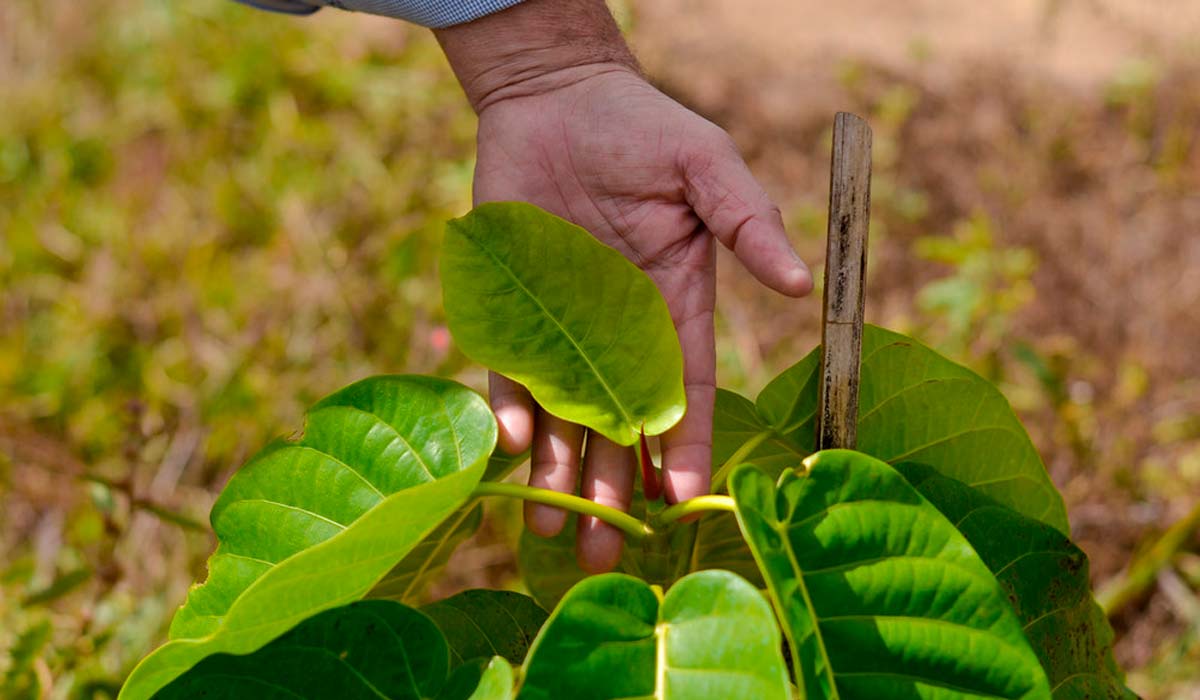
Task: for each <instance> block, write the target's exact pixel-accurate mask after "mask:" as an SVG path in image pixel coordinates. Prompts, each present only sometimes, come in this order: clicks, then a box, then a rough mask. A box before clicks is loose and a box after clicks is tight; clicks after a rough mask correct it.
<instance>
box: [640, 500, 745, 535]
mask: <svg viewBox="0 0 1200 700" xmlns="http://www.w3.org/2000/svg"><path fill="white" fill-rule="evenodd" d="M708 511H725V512H727V513H732V512H733V511H734V505H733V499H732V498H730V497H729V496H719V495H711V496H697V497H696V498H689V499H688V500H686V501H682V502H680V503H676V504H675V505H673V506H667V507H666V508H664V509H663V510H662V512H660V513H659V514H658V515H657V516H655V517H654V519H653V521H652V522H653V527H655V528H657V527H659V526H662V525H670V524H671V523H673V522H675V521H676V520H681V519H683V518H686V517H687V516H689V515H694V514H696V513H704V512H708Z"/></svg>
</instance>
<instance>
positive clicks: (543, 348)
mask: <svg viewBox="0 0 1200 700" xmlns="http://www.w3.org/2000/svg"><path fill="white" fill-rule="evenodd" d="M441 265H442V271H441V272H442V291H443V297H444V303H445V309H446V319H447V323H448V325H449V326H450V331H451V333H452V334H453V336H454V339H455V342H456V343H457V344H458V346H459V347H460V348H461V349H462V351H463V352H464V353H466V354H467V356H468V357H470V358H471V359H473V360H475V361H476V362H479V363H480V364H483V365H486V366H487V367H488V368H490V369H492V370H495V371H496V372H499V373H501V374H504V375H506V376H508V377H511V378H513V379H515V380H516V381H518V382H520V383H521V384H524V385H525V386H527V387H528V388H529V390H530V392H531V393H532V394H533V397H534V398H535V399H536V400H537V401H538V403H539V404H540V405H541V406H542V407H543V408H545V409H546V410H547V411H549V412H550V413H552V414H554V415H556V416H559V417H560V418H564V419H566V420H569V421H572V422H574V423H579V424H582V425H586V426H588V427H589V428H592V429H593V430H596V431H597V432H599V433H601V434H603V435H605V436H606V437H608V438H609V439H611V440H613V441H615V442H618V443H620V444H622V445H632V444H634V442H635V441H636V440H637V439H638V435H639V434H640V433H641V432H642V431H643V430H645V432H646V434H647V435H657V434H659V433H662V432H663V431H665V430H667V429H668V428H670V427H671V426H673V425H675V423H676V422H678V421H679V419H680V418H681V417H682V416H683V412H684V408H685V406H686V399H685V397H684V391H683V355H682V352H681V350H680V348H679V340H678V338H677V337H676V335H675V327H674V324H673V323H672V322H671V316H670V313H669V312H668V311H667V305H666V302H665V301H663V298H662V295H660V294H659V292H658V288H657V287H655V286H654V283H653V282H652V281H651V280H650V278H649V277H647V276H646V275H645V274H644V273H643V272H641V271H640V270H638V269H637V267H636V266H634V265H633V264H632V263H630V262H629V261H628V260H626V259H625V258H624V257H623V256H622V255H621V254H620V253H618V252H617V251H615V250H613V249H611V248H608V247H606V246H604V245H603V244H601V243H600V242H598V241H597V240H596V239H595V238H593V237H592V236H591V235H589V234H588V233H587V232H586V231H584V230H583V229H581V228H579V227H578V226H575V225H573V224H571V223H569V222H567V221H564V220H562V219H560V218H558V217H556V216H554V215H552V214H549V213H547V212H545V211H542V210H541V209H538V208H537V207H534V206H532V205H529V204H521V203H517V202H505V203H493V204H484V205H482V206H480V207H478V208H476V209H475V210H474V211H472V212H471V213H469V214H467V215H466V216H464V217H462V218H461V219H455V220H453V221H451V222H450V223H449V224H448V225H447V227H446V236H445V241H444V244H443V248H442V263H441Z"/></svg>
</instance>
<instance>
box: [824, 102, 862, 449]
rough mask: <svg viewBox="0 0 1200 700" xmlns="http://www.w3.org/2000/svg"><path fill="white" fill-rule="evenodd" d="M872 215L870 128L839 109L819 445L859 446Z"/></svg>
mask: <svg viewBox="0 0 1200 700" xmlns="http://www.w3.org/2000/svg"><path fill="white" fill-rule="evenodd" d="M870 218H871V127H869V126H867V123H866V122H865V121H863V120H862V119H861V118H859V117H857V116H855V115H853V114H848V113H846V112H838V114H837V117H836V118H835V119H834V123H833V159H832V164H831V166H830V177H829V230H828V238H827V241H826V248H825V251H826V254H825V305H824V310H823V312H822V315H821V383H820V387H819V389H818V391H819V394H818V397H819V398H818V404H817V405H818V409H817V449H819V450H827V449H833V448H845V449H854V447H855V444H856V439H857V427H858V379H859V362H860V360H861V355H862V329H863V301H864V292H865V290H866V273H867V228H868V225H869V223H870Z"/></svg>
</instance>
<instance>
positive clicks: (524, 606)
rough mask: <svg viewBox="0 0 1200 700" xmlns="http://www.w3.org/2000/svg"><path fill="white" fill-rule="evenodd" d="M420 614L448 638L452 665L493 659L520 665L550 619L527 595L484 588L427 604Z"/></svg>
mask: <svg viewBox="0 0 1200 700" xmlns="http://www.w3.org/2000/svg"><path fill="white" fill-rule="evenodd" d="M421 612H423V613H425V614H426V615H428V616H429V617H430V618H431V619H432V620H433V621H434V622H435V623H436V624H437V626H438V629H440V630H441V631H442V634H443V635H444V636H445V637H446V642H447V644H448V645H449V646H450V662H451V664H452V665H455V666H457V665H459V664H461V663H463V662H464V661H467V660H470V659H474V658H478V657H485V658H490V657H492V656H500V657H503V658H504V659H507V660H508V661H510V662H512V663H514V664H521V663H522V662H523V661H525V654H526V652H528V651H529V645H530V644H531V643H532V642H533V639H534V637H536V636H537V633H538V630H540V629H541V628H542V624H543V623H545V622H546V617H547V613H546V611H545V610H543V609H541V608H540V607H538V604H537V603H535V602H533V599H532V598H530V597H528V596H524V595H521V594H520V593H514V592H512V591H492V590H483V589H476V590H470V591H463V592H462V593H459V594H458V595H455V596H451V597H449V598H446V599H445V600H439V601H438V602H436V603H432V604H430V605H426V606H425V607H423V608H421Z"/></svg>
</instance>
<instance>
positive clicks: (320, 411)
mask: <svg viewBox="0 0 1200 700" xmlns="http://www.w3.org/2000/svg"><path fill="white" fill-rule="evenodd" d="M495 441H496V424H495V419H494V417H493V416H492V414H491V411H489V410H488V408H487V405H486V403H485V402H484V400H483V399H482V398H480V397H479V396H478V395H477V394H475V393H474V392H472V391H470V390H469V389H467V388H466V387H463V386H462V385H459V384H457V383H455V382H451V381H448V380H442V379H433V378H428V377H376V378H372V379H367V380H364V381H361V382H358V383H356V384H353V385H351V386H349V387H347V388H345V389H343V390H341V391H339V392H337V393H335V394H333V395H332V396H330V397H328V398H326V399H324V400H322V401H321V402H319V403H318V404H316V405H315V406H314V407H313V408H312V410H311V411H310V412H309V414H308V419H307V422H306V424H305V431H304V434H303V436H302V437H301V438H300V439H298V440H296V441H294V442H282V441H281V442H277V443H275V444H273V445H271V446H270V447H268V448H267V449H266V450H264V451H263V452H261V453H260V454H259V455H258V456H256V457H255V458H253V459H252V460H251V461H250V463H249V464H247V465H246V466H245V467H243V468H242V470H241V471H239V472H238V474H236V475H235V476H234V477H233V479H231V480H230V482H229V484H228V485H227V486H226V488H225V491H224V492H223V493H222V494H221V497H220V498H219V499H218V500H217V503H216V505H214V506H213V514H212V521H213V528H214V529H215V530H216V533H217V537H218V539H219V542H220V544H219V546H218V547H217V551H216V552H215V553H214V554H213V556H212V558H211V559H210V560H209V577H208V580H207V581H206V582H205V583H204V585H202V586H198V587H196V588H193V589H192V591H191V593H190V594H189V595H188V601H187V603H186V604H185V605H184V607H183V608H181V609H180V611H179V612H178V613H177V614H176V619H175V620H174V621H173V622H172V624H171V634H170V636H171V641H170V642H168V643H167V644H166V645H164V646H162V647H160V648H159V649H158V650H156V651H155V652H154V653H153V654H151V655H150V656H148V657H147V658H146V659H144V660H143V661H142V663H141V664H139V665H138V667H137V668H136V669H134V672H133V674H132V675H131V676H130V678H129V680H128V681H127V682H126V684H125V687H124V688H123V689H122V693H121V695H122V698H142V697H146V696H148V695H150V694H151V693H153V692H154V691H155V690H156V689H158V688H160V687H162V686H163V685H164V684H166V683H168V682H170V681H171V680H172V679H173V678H175V677H176V676H178V675H179V674H180V673H182V672H184V671H186V670H187V669H188V668H190V667H192V666H193V665H194V664H195V663H196V662H198V661H199V660H201V659H203V658H204V657H206V656H209V655H212V654H217V653H222V652H227V653H234V654H246V653H248V652H251V651H254V650H255V649H258V648H259V647H261V646H262V645H263V644H265V643H267V642H268V641H270V640H271V639H272V638H274V637H276V636H278V635H279V634H282V633H283V632H285V631H287V630H288V629H290V628H291V627H292V626H293V625H295V624H296V623H297V622H299V621H300V620H303V619H305V618H307V617H309V616H311V615H314V614H316V613H318V612H321V611H322V610H326V609H329V608H332V607H336V606H338V605H342V604H345V603H348V602H351V601H354V600H357V599H359V598H361V597H363V595H364V594H366V593H367V592H368V591H369V590H370V589H371V587H372V586H373V585H374V584H375V583H376V582H378V581H379V579H380V578H381V577H382V576H383V575H384V574H386V573H387V572H388V571H389V570H390V569H392V567H394V566H395V565H396V563H397V562H399V561H400V560H402V559H403V558H404V557H405V556H406V555H407V554H409V552H411V551H412V549H413V548H414V547H415V546H416V545H417V544H418V543H420V542H421V541H422V540H423V539H424V538H425V537H426V536H427V535H428V534H429V533H430V532H431V531H432V530H434V529H435V528H437V527H438V525H439V524H440V523H441V522H442V521H443V520H445V519H446V518H447V517H448V516H449V515H450V514H452V513H454V512H455V511H457V510H459V509H461V508H462V507H463V505H464V504H465V503H466V501H467V500H468V498H469V496H470V493H471V491H472V489H473V488H474V487H475V485H476V484H477V483H478V482H479V479H480V477H481V475H482V474H483V473H484V470H485V468H486V466H487V458H488V455H489V454H490V453H491V452H492V450H493V448H494V446H495Z"/></svg>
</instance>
